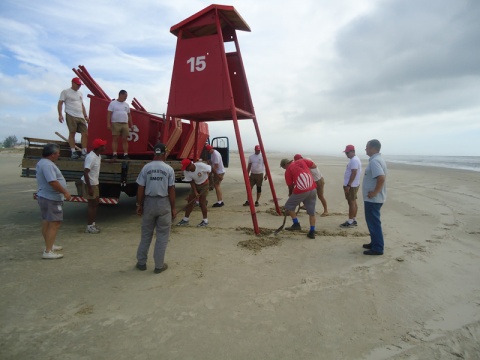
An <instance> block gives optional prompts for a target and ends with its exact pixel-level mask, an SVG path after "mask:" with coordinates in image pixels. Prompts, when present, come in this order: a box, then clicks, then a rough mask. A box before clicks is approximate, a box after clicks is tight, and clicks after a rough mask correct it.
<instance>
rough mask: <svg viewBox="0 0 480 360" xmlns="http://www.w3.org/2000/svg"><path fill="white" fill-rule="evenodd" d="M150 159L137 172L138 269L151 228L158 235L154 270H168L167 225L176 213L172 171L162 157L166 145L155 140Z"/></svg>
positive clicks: (142, 264) (144, 259)
mask: <svg viewBox="0 0 480 360" xmlns="http://www.w3.org/2000/svg"><path fill="white" fill-rule="evenodd" d="M153 151H154V153H155V155H154V158H153V161H152V162H150V163H148V164H147V165H145V166H144V167H143V169H142V171H141V172H140V174H139V175H138V178H137V184H138V191H137V214H138V215H140V216H142V237H141V240H140V244H139V245H138V250H137V265H136V267H137V269H138V270H142V271H144V270H147V259H148V249H149V248H150V244H151V242H152V237H153V230H154V229H155V230H156V233H157V239H156V242H155V250H154V253H153V258H154V261H155V274H160V273H161V272H163V271H165V270H167V268H168V265H167V263H165V262H164V259H165V251H166V249H167V243H168V238H169V236H170V226H171V224H172V219H174V218H175V217H176V216H177V211H176V209H175V173H174V171H173V168H172V167H171V166H170V165H167V164H166V163H165V162H164V161H165V158H166V147H165V145H164V144H161V143H158V144H157V145H155V147H154V148H153Z"/></svg>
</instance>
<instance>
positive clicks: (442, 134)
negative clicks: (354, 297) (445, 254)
mask: <svg viewBox="0 0 480 360" xmlns="http://www.w3.org/2000/svg"><path fill="white" fill-rule="evenodd" d="M210 4H211V2H208V1H201V0H175V1H163V0H156V1H149V0H135V1H130V2H121V1H120V2H119V1H112V0H95V1H93V0H83V1H81V2H73V3H70V2H66V1H60V0H45V1H37V0H2V1H1V2H0V123H1V124H2V126H1V127H0V141H3V140H4V139H5V138H6V137H7V136H10V135H15V136H16V137H17V138H18V139H19V140H20V139H22V138H23V137H24V136H26V137H38V138H45V139H57V140H58V138H57V137H56V135H55V132H56V131H58V132H60V133H62V134H64V135H65V136H67V128H66V125H65V124H60V123H59V122H58V115H57V102H58V98H59V95H60V92H61V91H62V90H63V89H66V88H68V87H70V86H71V83H70V81H71V79H72V77H74V76H75V74H74V73H73V71H72V68H77V67H78V65H84V66H85V67H86V68H87V69H88V71H89V72H90V74H91V75H92V76H93V77H94V79H95V80H96V81H97V83H99V84H100V86H101V87H102V88H103V89H104V90H105V92H106V93H107V94H108V95H109V96H110V97H112V98H116V97H117V95H118V91H119V90H120V89H125V90H127V91H128V93H129V99H128V100H127V101H131V100H132V99H133V97H135V98H136V99H138V100H139V101H140V103H141V104H142V105H143V106H144V107H145V108H146V109H147V110H148V111H150V112H154V113H165V112H166V110H167V101H168V95H169V90H170V80H171V75H172V69H173V61H174V56H175V47H176V39H177V38H176V37H175V36H174V35H173V34H171V33H170V27H171V26H173V25H176V24H178V23H179V22H181V21H182V20H184V19H186V18H188V17H189V16H191V15H193V14H194V13H196V12H198V11H200V10H202V9H204V8H205V7H207V6H209V5H210ZM222 4H223V5H231V6H234V7H235V9H236V10H237V12H238V13H239V14H240V15H241V16H242V18H243V19H244V20H245V21H246V23H247V24H248V25H249V26H250V28H251V32H245V31H237V36H238V39H239V45H240V51H241V54H242V59H243V63H244V68H245V72H246V75H247V80H248V85H249V88H250V93H251V96H252V100H253V105H254V107H255V113H256V116H257V120H258V124H259V128H260V133H261V137H262V140H263V144H264V146H265V149H266V151H267V152H268V151H276V152H278V151H280V152H285V153H292V154H295V153H302V154H317V155H342V151H343V150H344V148H345V145H347V144H353V145H355V147H356V148H357V154H358V153H359V151H358V150H359V149H360V150H361V153H362V154H363V149H364V148H365V144H366V142H367V141H368V140H370V139H374V138H375V139H378V140H380V141H381V143H382V153H383V154H390V155H452V156H480V146H478V145H477V144H478V142H479V140H480V46H479V43H480V21H478V19H480V1H478V0H336V1H331V0H296V1H293V0H292V1H290V0H262V1H258V0H236V1H233V0H232V1H230V2H228V3H222ZM81 91H82V92H83V95H84V98H85V105H86V107H87V111H88V109H89V100H88V98H87V96H86V95H87V94H89V91H88V89H87V88H86V87H82V89H81ZM209 126H210V134H211V136H212V137H213V136H228V137H229V138H230V145H231V147H232V148H233V149H235V148H236V147H237V144H236V138H235V131H234V126H233V122H232V121H222V122H214V123H209ZM240 133H241V137H242V143H243V147H244V149H245V151H246V152H248V151H250V150H251V151H253V147H254V146H255V145H256V144H257V143H258V141H257V138H256V134H255V129H254V126H253V121H251V120H242V121H240Z"/></svg>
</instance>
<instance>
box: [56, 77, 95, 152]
mask: <svg viewBox="0 0 480 360" xmlns="http://www.w3.org/2000/svg"><path fill="white" fill-rule="evenodd" d="M82 85H83V83H82V81H81V80H80V79H79V78H78V77H75V78H73V79H72V87H71V88H69V89H65V90H63V91H62V92H61V94H60V99H59V100H58V105H57V109H58V121H60V122H61V123H63V121H64V119H63V115H62V108H63V104H64V103H65V117H66V122H67V127H68V144H69V145H70V149H71V151H72V159H78V158H79V156H78V154H77V152H76V150H75V133H77V132H78V133H80V134H82V140H81V142H82V157H84V156H86V155H87V137H88V129H87V123H88V122H89V121H90V120H89V119H88V116H87V110H85V106H84V105H83V95H82V93H81V91H80V90H79V89H80V86H82Z"/></svg>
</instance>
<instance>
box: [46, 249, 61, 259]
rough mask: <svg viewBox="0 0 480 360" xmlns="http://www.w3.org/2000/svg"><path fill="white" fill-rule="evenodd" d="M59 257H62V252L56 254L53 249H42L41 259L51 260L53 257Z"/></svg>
mask: <svg viewBox="0 0 480 360" xmlns="http://www.w3.org/2000/svg"><path fill="white" fill-rule="evenodd" d="M61 258H63V254H58V253H56V252H55V251H50V252H46V251H44V252H43V255H42V259H49V260H53V259H61Z"/></svg>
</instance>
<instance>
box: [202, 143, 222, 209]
mask: <svg viewBox="0 0 480 360" xmlns="http://www.w3.org/2000/svg"><path fill="white" fill-rule="evenodd" d="M205 149H206V150H207V151H208V152H209V153H210V155H211V157H210V164H211V165H212V173H213V186H214V187H215V192H216V193H217V202H216V203H215V204H213V206H212V207H222V206H224V205H225V204H224V203H223V194H222V189H221V187H220V184H221V182H222V180H223V177H224V176H225V167H224V166H223V160H222V155H221V154H220V153H219V152H218V151H217V150H215V149H214V148H213V146H211V145H206V146H205Z"/></svg>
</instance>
